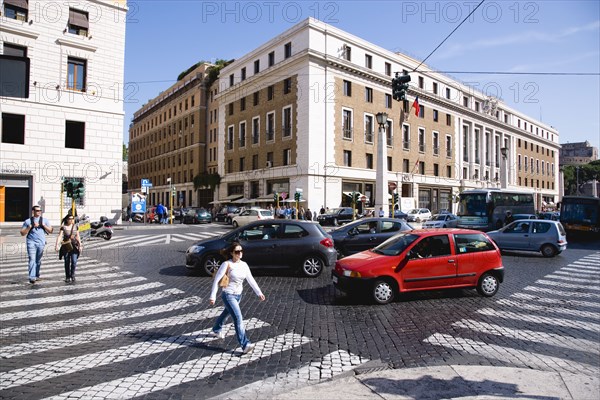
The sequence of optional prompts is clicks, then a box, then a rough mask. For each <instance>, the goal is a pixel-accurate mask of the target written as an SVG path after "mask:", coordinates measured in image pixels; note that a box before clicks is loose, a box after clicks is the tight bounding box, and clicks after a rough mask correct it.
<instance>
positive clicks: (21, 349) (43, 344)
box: [0, 307, 223, 358]
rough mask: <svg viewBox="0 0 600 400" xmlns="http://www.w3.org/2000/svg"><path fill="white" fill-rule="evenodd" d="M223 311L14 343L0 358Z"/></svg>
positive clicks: (216, 314)
mask: <svg viewBox="0 0 600 400" xmlns="http://www.w3.org/2000/svg"><path fill="white" fill-rule="evenodd" d="M222 311H223V307H214V308H211V309H208V310H202V311H197V312H193V313H187V314H182V315H177V316H173V317H167V318H161V319H157V320H151V321H145V322H139V323H136V324H131V325H122V326H115V327H112V328H106V329H98V330H93V331H86V332H83V333H78V334H73V335H67V336H61V337H55V338H52V339H42V340H40V339H36V340H35V341H33V342H31V343H30V342H25V343H15V344H11V345H7V346H2V347H0V358H13V357H21V356H26V355H29V354H34V353H41V352H44V351H48V350H55V349H64V348H68V347H70V346H79V345H82V344H85V343H91V342H95V341H98V340H104V339H110V338H114V337H116V336H120V335H127V334H130V335H131V334H135V333H137V332H147V331H152V330H154V329H157V328H164V327H171V326H174V325H181V324H187V323H190V322H194V323H197V322H198V320H203V319H210V318H214V317H217V316H218V315H219V314H221V312H222Z"/></svg>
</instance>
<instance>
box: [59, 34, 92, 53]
mask: <svg viewBox="0 0 600 400" xmlns="http://www.w3.org/2000/svg"><path fill="white" fill-rule="evenodd" d="M56 43H57V44H60V45H61V46H68V47H75V48H77V49H81V50H85V51H91V52H93V53H95V52H96V50H98V47H96V46H92V45H90V44H87V43H83V42H77V41H75V40H71V39H64V38H61V39H56Z"/></svg>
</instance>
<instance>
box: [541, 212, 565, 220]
mask: <svg viewBox="0 0 600 400" xmlns="http://www.w3.org/2000/svg"><path fill="white" fill-rule="evenodd" d="M538 218H539V219H547V220H550V221H560V213H559V212H556V211H552V212H543V213H539V214H538Z"/></svg>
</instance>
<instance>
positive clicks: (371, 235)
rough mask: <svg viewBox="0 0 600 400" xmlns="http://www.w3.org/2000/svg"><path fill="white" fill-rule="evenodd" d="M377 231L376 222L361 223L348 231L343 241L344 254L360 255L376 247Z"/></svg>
mask: <svg viewBox="0 0 600 400" xmlns="http://www.w3.org/2000/svg"><path fill="white" fill-rule="evenodd" d="M378 231H379V227H378V223H377V221H373V222H363V223H361V224H358V225H356V226H355V227H353V228H352V229H350V230H349V231H348V234H347V236H346V238H345V239H344V248H345V253H346V254H354V253H360V252H361V251H365V250H368V249H370V248H373V247H375V246H376V245H377V235H378V234H377V232H378Z"/></svg>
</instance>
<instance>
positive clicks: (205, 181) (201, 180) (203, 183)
mask: <svg viewBox="0 0 600 400" xmlns="http://www.w3.org/2000/svg"><path fill="white" fill-rule="evenodd" d="M219 184H221V175H219V174H218V173H216V172H215V173H214V174H207V173H203V174H199V175H196V176H195V177H194V190H198V189H200V188H203V187H210V189H211V190H215V188H216V187H217V186H219Z"/></svg>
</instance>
